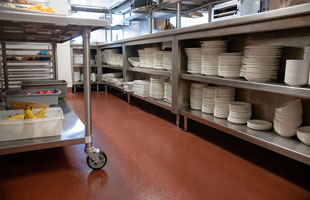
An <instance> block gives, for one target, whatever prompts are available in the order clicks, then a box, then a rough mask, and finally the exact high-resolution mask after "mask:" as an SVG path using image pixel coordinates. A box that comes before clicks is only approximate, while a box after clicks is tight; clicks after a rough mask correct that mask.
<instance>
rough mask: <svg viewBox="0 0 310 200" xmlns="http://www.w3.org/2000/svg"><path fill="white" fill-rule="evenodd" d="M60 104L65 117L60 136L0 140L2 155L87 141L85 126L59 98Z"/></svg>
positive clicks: (0, 153) (0, 152)
mask: <svg viewBox="0 0 310 200" xmlns="http://www.w3.org/2000/svg"><path fill="white" fill-rule="evenodd" d="M58 106H59V107H61V108H62V110H63V113H64V119H63V121H62V133H61V135H60V136H53V137H44V138H35V139H24V140H12V141H6V142H0V155H5V154H11V153H18V152H24V151H32V150H38V149H48V148H53V147H60V146H66V145H73V144H84V143H85V126H84V124H83V122H82V121H81V120H80V119H79V118H78V116H77V115H76V114H75V113H74V112H73V110H72V109H71V108H70V107H69V105H68V104H67V103H66V102H65V100H63V99H59V103H58Z"/></svg>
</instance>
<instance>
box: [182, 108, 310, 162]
mask: <svg viewBox="0 0 310 200" xmlns="http://www.w3.org/2000/svg"><path fill="white" fill-rule="evenodd" d="M180 114H181V115H183V116H184V117H187V118H189V119H192V120H194V121H197V122H200V123H202V124H205V125H207V126H210V127H213V128H215V129H218V130H220V131H223V132H226V133H228V134H231V135H233V136H236V137H238V138H241V139H244V140H246V141H248V142H251V143H254V144H256V145H258V146H261V147H264V148H266V149H269V150H271V151H274V152H277V153H279V154H282V155H284V156H287V157H290V158H292V159H295V160H298V161H300V162H303V163H305V164H307V165H310V147H309V146H306V145H304V144H303V143H301V142H300V141H298V140H297V139H293V138H284V137H281V136H279V135H277V134H276V133H275V132H274V131H257V130H253V129H250V128H248V127H247V126H246V125H237V124H233V123H230V122H228V121H227V120H226V119H220V118H216V117H214V116H213V115H210V114H205V113H203V112H201V111H196V110H191V109H190V108H188V107H183V108H182V109H181V110H180Z"/></svg>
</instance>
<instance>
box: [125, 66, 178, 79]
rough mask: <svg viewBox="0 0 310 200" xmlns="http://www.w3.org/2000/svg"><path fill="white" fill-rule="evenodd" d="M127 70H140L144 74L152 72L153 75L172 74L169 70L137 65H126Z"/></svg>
mask: <svg viewBox="0 0 310 200" xmlns="http://www.w3.org/2000/svg"><path fill="white" fill-rule="evenodd" d="M127 70H128V71H132V72H140V73H145V74H154V75H160V76H167V77H170V76H171V74H172V72H171V71H166V70H159V69H148V68H139V67H127Z"/></svg>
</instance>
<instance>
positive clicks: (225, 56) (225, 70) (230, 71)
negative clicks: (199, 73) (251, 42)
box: [218, 52, 242, 78]
mask: <svg viewBox="0 0 310 200" xmlns="http://www.w3.org/2000/svg"><path fill="white" fill-rule="evenodd" d="M218 62H219V68H218V75H219V76H223V77H225V78H238V77H240V69H241V66H242V53H241V52H240V53H239V52H236V53H221V54H220V56H219V57H218Z"/></svg>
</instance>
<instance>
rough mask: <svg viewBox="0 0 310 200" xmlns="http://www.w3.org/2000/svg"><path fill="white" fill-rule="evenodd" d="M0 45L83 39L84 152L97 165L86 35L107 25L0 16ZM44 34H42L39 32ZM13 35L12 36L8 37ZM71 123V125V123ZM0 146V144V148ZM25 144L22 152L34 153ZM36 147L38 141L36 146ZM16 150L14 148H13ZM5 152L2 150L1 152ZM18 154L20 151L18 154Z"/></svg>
mask: <svg viewBox="0 0 310 200" xmlns="http://www.w3.org/2000/svg"><path fill="white" fill-rule="evenodd" d="M0 25H1V29H0V31H1V34H0V40H1V41H17V42H19V41H22V42H24V41H26V42H48V43H63V42H66V41H68V40H71V39H73V38H75V37H77V36H79V35H81V33H82V36H83V47H84V48H83V51H84V89H85V91H84V106H85V122H86V125H85V127H86V128H85V140H84V142H83V143H85V152H86V154H87V155H88V156H89V157H90V158H91V159H92V160H93V161H95V162H98V161H99V153H100V150H99V149H98V148H94V147H93V144H92V128H91V105H90V103H91V98H90V84H89V83H90V81H89V79H90V74H89V71H90V68H89V67H90V51H89V48H90V38H89V37H90V32H91V31H92V30H97V29H100V28H103V27H105V26H107V25H108V23H107V22H106V21H105V20H94V19H79V18H74V17H67V16H62V15H57V14H46V13H38V14H33V13H31V14H30V13H18V12H5V11H1V12H0ZM43 30H44V31H43ZM12 33H14V34H12ZM71 123H74V122H71ZM73 140H76V136H73V137H72V138H68V141H67V142H62V141H61V140H59V139H58V140H57V139H56V141H55V142H54V143H55V145H56V144H57V145H58V146H64V145H67V144H71V143H70V141H73ZM2 144H3V143H2V142H0V145H2ZM31 144H32V143H31V141H30V143H28V144H27V145H26V146H25V148H24V149H23V151H29V150H34V149H36V148H35V147H34V146H33V145H31ZM38 144H40V141H39V143H38ZM16 148H17V147H16ZM43 148H50V146H49V145H47V144H45V143H42V145H41V147H40V149H43ZM7 150H8V149H7V148H6V147H5V146H4V147H3V148H2V151H3V152H6V151H7ZM19 152H21V151H19Z"/></svg>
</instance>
